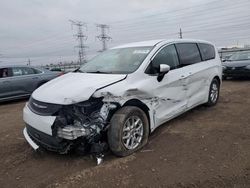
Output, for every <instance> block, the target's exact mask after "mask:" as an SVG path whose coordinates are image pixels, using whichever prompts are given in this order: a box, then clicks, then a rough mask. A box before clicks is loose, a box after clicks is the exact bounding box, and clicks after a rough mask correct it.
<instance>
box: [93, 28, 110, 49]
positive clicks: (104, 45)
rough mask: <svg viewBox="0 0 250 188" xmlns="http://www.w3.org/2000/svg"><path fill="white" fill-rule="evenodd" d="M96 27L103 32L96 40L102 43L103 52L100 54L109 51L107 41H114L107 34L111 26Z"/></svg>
mask: <svg viewBox="0 0 250 188" xmlns="http://www.w3.org/2000/svg"><path fill="white" fill-rule="evenodd" d="M96 27H97V29H99V28H100V30H101V34H100V35H98V36H96V38H98V39H99V40H100V41H101V42H102V50H100V52H103V51H105V50H106V49H107V41H109V40H111V39H112V38H111V37H110V36H108V35H107V34H106V30H107V29H109V26H108V25H106V24H96Z"/></svg>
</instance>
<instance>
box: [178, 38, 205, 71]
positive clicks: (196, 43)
mask: <svg viewBox="0 0 250 188" xmlns="http://www.w3.org/2000/svg"><path fill="white" fill-rule="evenodd" d="M177 44H195V45H196V46H197V48H198V51H199V54H200V58H201V61H199V62H196V63H192V64H189V65H182V64H181V63H180V62H181V60H180V54H179V52H178V50H177V47H176V45H177ZM175 48H176V51H177V54H178V57H179V64H180V67H186V66H190V65H195V64H197V63H201V62H203V59H202V56H201V51H200V48H199V46H198V42H178V43H175Z"/></svg>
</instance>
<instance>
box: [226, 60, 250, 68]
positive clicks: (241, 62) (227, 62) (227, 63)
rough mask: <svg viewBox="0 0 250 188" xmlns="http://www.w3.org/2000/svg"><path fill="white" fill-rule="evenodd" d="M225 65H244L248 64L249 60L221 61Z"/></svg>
mask: <svg viewBox="0 0 250 188" xmlns="http://www.w3.org/2000/svg"><path fill="white" fill-rule="evenodd" d="M222 65H223V66H226V67H245V66H248V65H250V60H245V61H226V62H223V63H222Z"/></svg>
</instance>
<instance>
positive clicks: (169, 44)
mask: <svg viewBox="0 0 250 188" xmlns="http://www.w3.org/2000/svg"><path fill="white" fill-rule="evenodd" d="M175 44H176V43H175V42H172V43H168V44H164V45H163V46H161V47H160V48H159V49H158V50H157V51H156V52H155V53H154V54H153V55H152V57H151V58H150V63H149V64H148V65H147V67H146V68H145V70H144V73H145V74H147V75H156V74H149V73H147V70H148V68H149V66H150V65H151V63H152V61H153V59H154V58H155V56H156V55H157V54H158V53H159V52H160V51H161V50H162V49H163V48H165V47H167V46H171V45H174V47H175V51H176V54H177V57H178V66H177V67H176V68H175V69H178V68H180V67H181V64H180V58H179V54H178V51H177V49H176V46H175ZM175 69H171V70H170V71H172V70H175Z"/></svg>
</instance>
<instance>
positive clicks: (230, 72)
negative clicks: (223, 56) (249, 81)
mask: <svg viewBox="0 0 250 188" xmlns="http://www.w3.org/2000/svg"><path fill="white" fill-rule="evenodd" d="M222 66H223V78H224V79H227V78H228V77H234V78H236V77H250V51H240V52H237V53H235V54H233V55H232V56H230V57H229V58H228V59H227V60H226V61H225V62H223V63H222Z"/></svg>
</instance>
